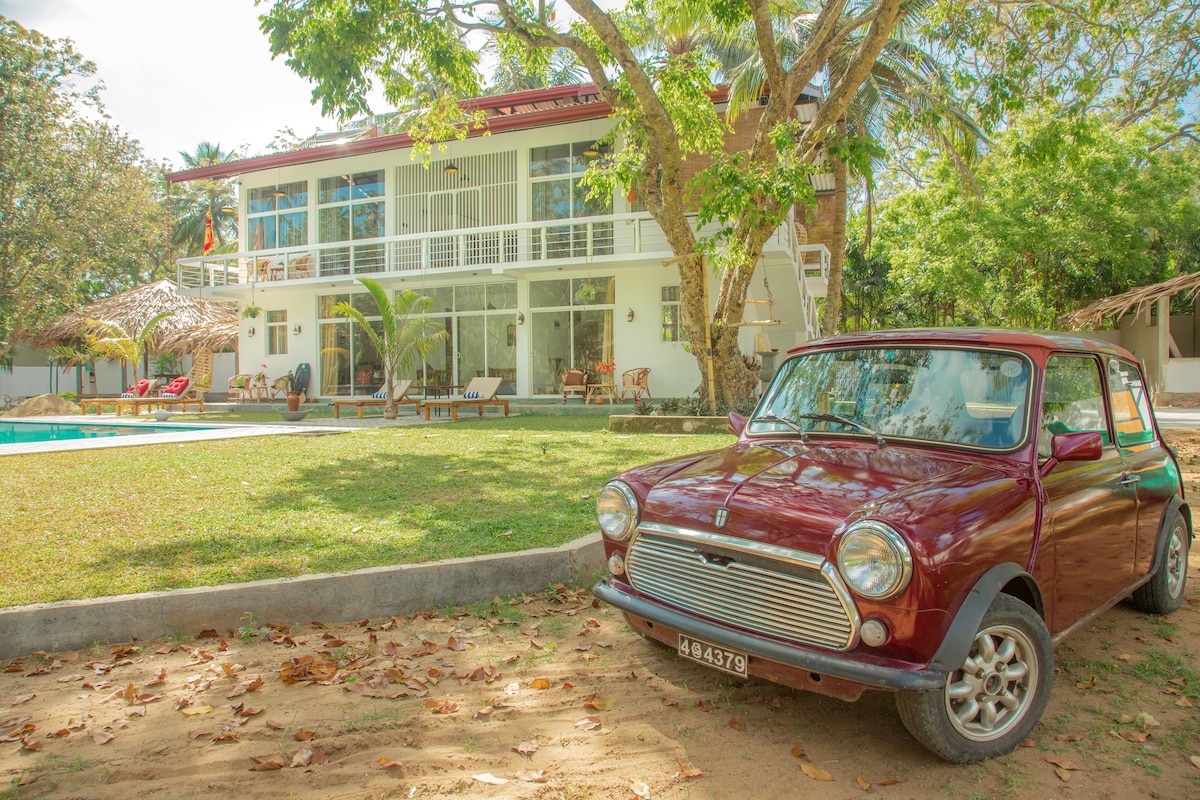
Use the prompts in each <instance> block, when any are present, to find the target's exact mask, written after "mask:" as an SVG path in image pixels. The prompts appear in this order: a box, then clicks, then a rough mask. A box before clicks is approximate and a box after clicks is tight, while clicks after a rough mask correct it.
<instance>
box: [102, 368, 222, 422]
mask: <svg viewBox="0 0 1200 800" xmlns="http://www.w3.org/2000/svg"><path fill="white" fill-rule="evenodd" d="M113 405H114V406H116V409H117V416H118V417H119V416H121V412H122V411H128V412H129V413H130V414H132V415H134V416H136V415H138V414H140V413H141V410H142V409H143V408H146V409H147V410H151V411H152V410H154V407H155V406H157V407H159V408H173V407H176V406H178V407H179V408H180V409H181V410H183V411H187V410H188V406H193V405H194V406H198V407H199V408H200V410H201V411H203V410H204V398H203V397H202V396H201V395H200V393H199V391H197V388H196V385H195V384H194V383H193V382H192V379H191V378H188V377H179V378H176V379H175V380H173V381H171V382H170V383H168V384H167V385H166V386H165V387H164V388H163V390H162V394H160V395H159V396H158V397H122V398H118V399H117V400H115V401H113Z"/></svg>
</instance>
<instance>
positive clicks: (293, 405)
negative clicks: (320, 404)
mask: <svg viewBox="0 0 1200 800" xmlns="http://www.w3.org/2000/svg"><path fill="white" fill-rule="evenodd" d="M287 408H288V411H299V410H300V393H299V392H288V396H287Z"/></svg>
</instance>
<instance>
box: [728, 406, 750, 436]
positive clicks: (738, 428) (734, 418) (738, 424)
mask: <svg viewBox="0 0 1200 800" xmlns="http://www.w3.org/2000/svg"><path fill="white" fill-rule="evenodd" d="M729 429H730V430H731V431H733V434H734V436H741V435H742V431H744V430H745V429H746V418H745V417H743V416H742V415H741V414H738V413H736V412H734V411H730V412H729Z"/></svg>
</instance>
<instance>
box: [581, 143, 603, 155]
mask: <svg viewBox="0 0 1200 800" xmlns="http://www.w3.org/2000/svg"><path fill="white" fill-rule="evenodd" d="M583 154H584V155H585V156H587V157H588V158H595V157H596V156H598V155H600V148H599V147H597V146H596V143H595V142H592V143H591V144H589V145H588V146H587V147H585V148H583Z"/></svg>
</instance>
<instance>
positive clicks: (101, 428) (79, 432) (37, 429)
mask: <svg viewBox="0 0 1200 800" xmlns="http://www.w3.org/2000/svg"><path fill="white" fill-rule="evenodd" d="M189 429H190V430H215V429H213V428H199V427H191V426H189ZM178 432H179V428H173V427H169V426H165V425H87V424H83V425H80V424H75V423H66V422H11V421H9V420H0V444H36V443H40V442H64V441H74V440H77V439H99V438H103V437H108V436H135V435H145V434H150V433H178Z"/></svg>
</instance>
